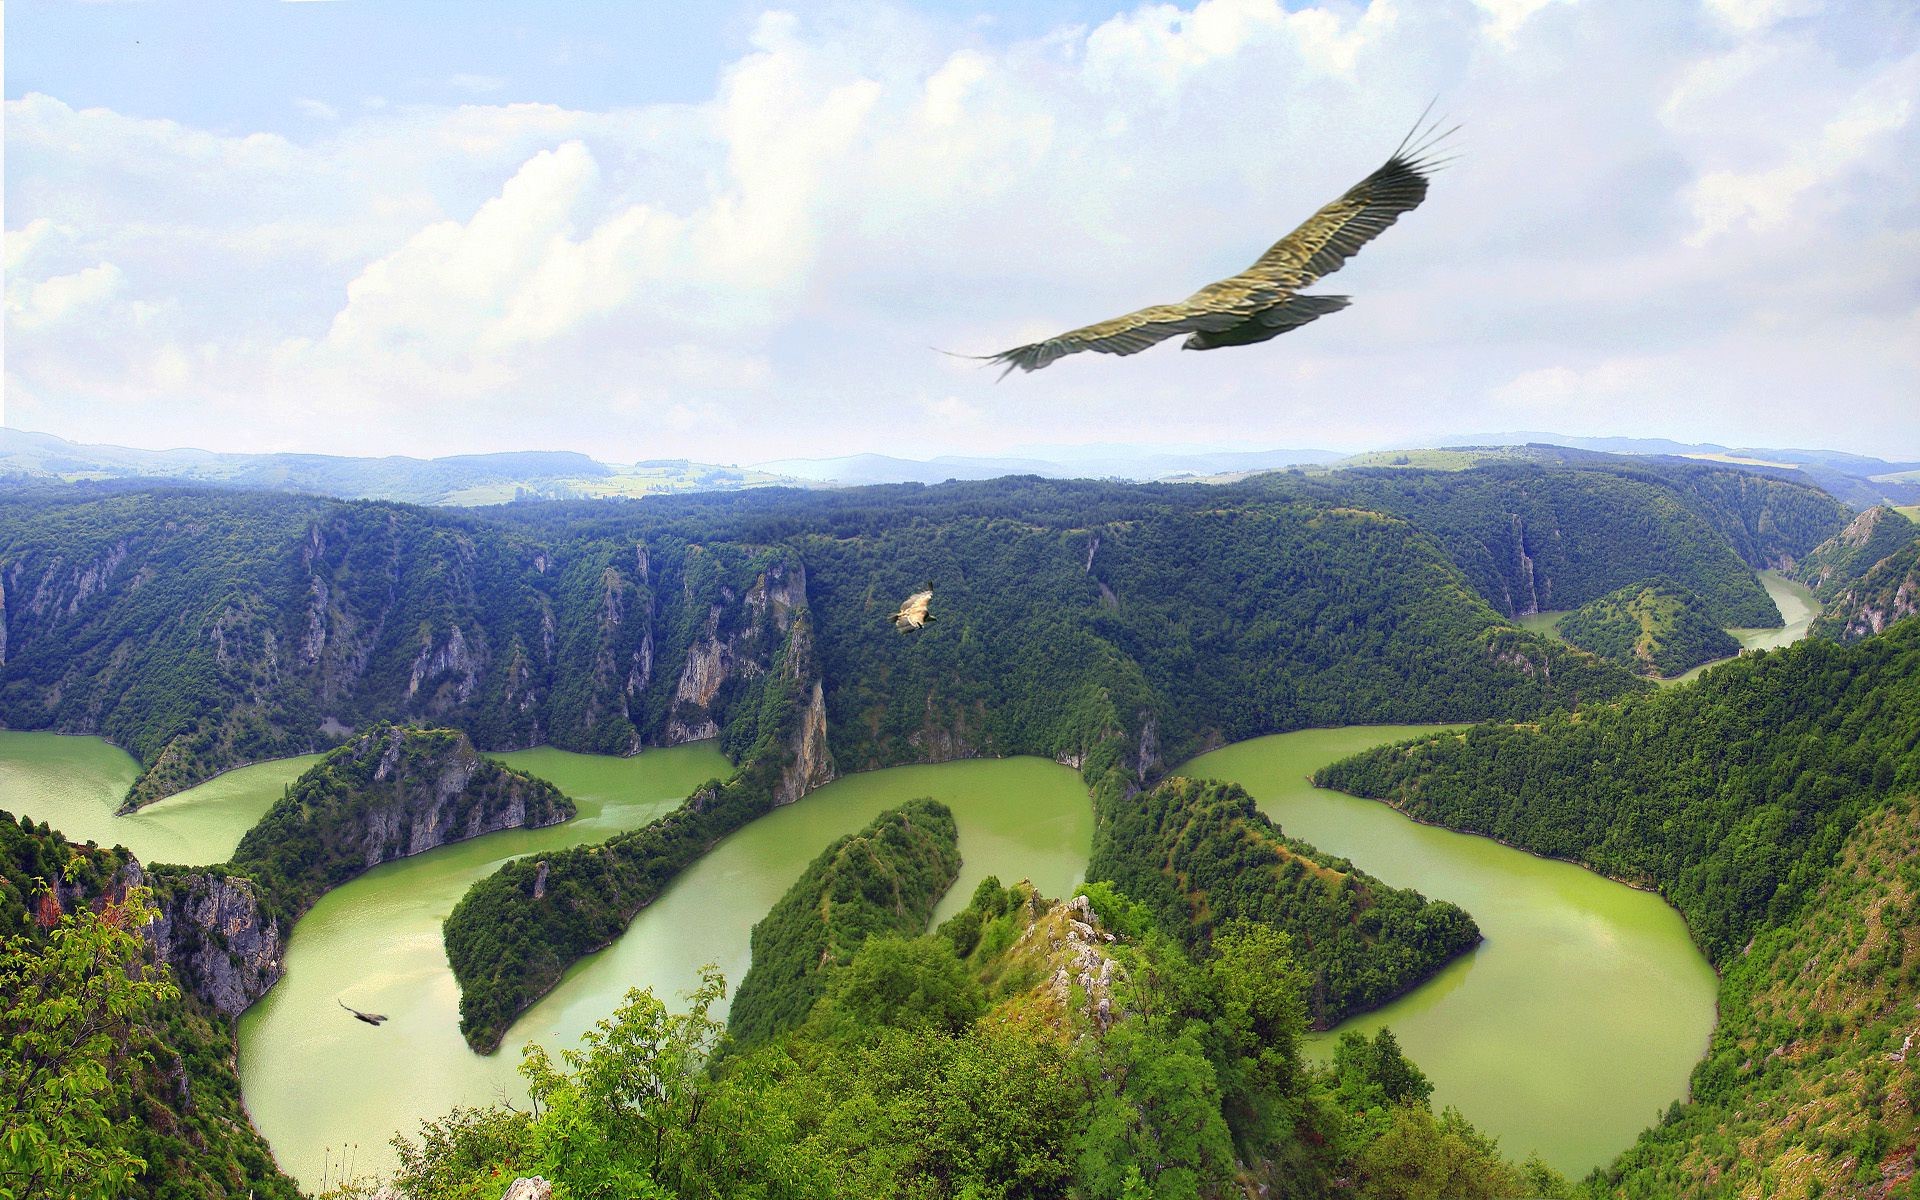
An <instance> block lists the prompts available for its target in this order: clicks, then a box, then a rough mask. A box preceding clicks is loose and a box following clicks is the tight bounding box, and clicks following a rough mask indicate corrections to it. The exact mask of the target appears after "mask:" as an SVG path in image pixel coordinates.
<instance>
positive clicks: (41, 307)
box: [7, 263, 125, 330]
mask: <svg viewBox="0 0 1920 1200" xmlns="http://www.w3.org/2000/svg"><path fill="white" fill-rule="evenodd" d="M124 281H125V280H124V277H123V276H122V275H121V273H120V268H119V267H116V266H114V265H113V264H112V263H99V264H97V265H95V266H91V267H87V268H85V269H84V270H80V271H75V272H73V273H72V274H69V275H55V276H53V277H52V278H49V279H42V280H40V281H39V282H37V283H22V284H21V285H20V286H19V287H18V288H16V287H14V286H13V285H12V283H11V281H9V286H8V288H7V321H8V323H9V324H10V325H12V326H13V327H15V328H17V329H22V330H34V329H41V328H44V327H46V326H49V325H57V324H59V323H60V322H62V321H66V320H68V319H70V318H72V317H75V316H78V315H80V314H82V313H84V312H85V311H86V310H88V309H90V308H95V307H97V306H99V305H101V304H104V303H105V302H106V301H107V300H108V299H109V298H110V297H112V296H113V294H114V293H115V292H118V291H119V290H120V285H121V284H122V283H123V282H124Z"/></svg>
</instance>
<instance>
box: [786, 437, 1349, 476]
mask: <svg viewBox="0 0 1920 1200" xmlns="http://www.w3.org/2000/svg"><path fill="white" fill-rule="evenodd" d="M1340 457H1342V456H1341V455H1339V454H1336V453H1334V452H1333V451H1331V450H1210V449H1206V448H1204V447H1193V448H1189V447H1179V448H1164V447H1155V446H1128V445H1097V446H1043V447H1033V448H1029V449H1027V450H1026V451H1025V453H1024V454H1022V455H1020V456H1018V457H1007V458H986V457H981V458H971V457H965V456H960V455H951V454H943V455H941V456H939V457H937V458H929V459H913V458H894V457H892V456H890V455H885V454H852V455H848V456H846V457H844V458H788V459H779V460H776V461H774V462H764V463H759V464H757V465H758V466H759V468H760V469H761V470H763V471H770V472H774V473H777V474H781V475H791V476H795V477H797V478H800V479H808V480H813V481H815V482H820V483H842V484H865V483H944V482H946V481H947V480H949V479H997V478H999V477H1000V476H1002V475H1040V476H1044V477H1047V478H1053V479H1082V478H1091V479H1129V480H1152V479H1174V478H1178V477H1180V476H1186V475H1191V476H1213V475H1227V474H1233V473H1236V472H1242V471H1271V470H1275V469H1277V468H1280V467H1292V466H1307V465H1313V464H1319V463H1328V462H1333V461H1335V460H1336V459H1339V458H1340Z"/></svg>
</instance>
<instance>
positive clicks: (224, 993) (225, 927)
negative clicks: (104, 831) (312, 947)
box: [0, 835, 286, 1017]
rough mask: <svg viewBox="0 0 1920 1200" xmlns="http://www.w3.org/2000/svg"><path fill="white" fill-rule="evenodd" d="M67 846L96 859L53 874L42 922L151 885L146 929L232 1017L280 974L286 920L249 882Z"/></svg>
mask: <svg viewBox="0 0 1920 1200" xmlns="http://www.w3.org/2000/svg"><path fill="white" fill-rule="evenodd" d="M54 836H56V837H57V836H58V835H54ZM65 852H66V853H68V854H80V855H83V856H84V857H85V858H86V859H90V860H92V861H90V862H89V863H88V866H89V867H90V868H91V869H87V870H84V871H83V874H82V876H81V878H80V879H69V878H67V877H66V876H65V875H64V874H62V873H60V872H53V873H51V877H50V878H48V880H47V888H46V890H45V891H43V892H41V893H40V894H39V896H38V897H37V898H36V899H35V900H34V903H33V917H34V920H35V922H36V923H37V924H38V925H39V926H40V927H41V928H43V929H50V928H52V927H53V926H54V925H55V924H57V923H58V922H59V920H60V918H61V917H62V916H64V915H65V914H67V913H70V912H75V911H78V910H79V909H83V908H88V909H92V910H94V911H95V912H100V911H103V910H104V909H106V908H107V907H109V906H111V905H117V904H122V903H124V902H125V901H126V899H127V893H128V892H129V891H131V890H132V889H134V888H147V889H149V890H150V891H151V893H152V898H153V907H154V909H155V915H154V919H153V921H152V922H150V923H149V924H148V925H147V926H146V927H145V928H144V929H142V930H141V931H140V932H141V934H142V935H143V936H144V937H145V938H146V940H147V944H148V945H150V946H152V947H153V952H154V956H155V957H156V958H157V959H158V960H159V961H161V962H164V963H166V964H168V965H169V966H171V967H172V968H173V971H174V975H175V977H176V978H177V979H178V980H179V982H180V986H181V988H182V990H184V991H185V992H187V993H188V994H189V995H193V996H197V997H199V998H200V999H201V1000H203V1001H205V1002H206V1003H207V1004H208V1005H209V1006H210V1007H212V1008H213V1009H214V1010H215V1011H217V1012H219V1013H221V1014H223V1015H225V1016H229V1017H233V1016H238V1015H239V1014H240V1013H241V1012H243V1011H245V1010H246V1007H247V1006H248V1005H249V1004H252V1003H253V1002H254V1001H255V1000H258V999H259V998H260V997H261V996H263V995H265V994H266V991H267V989H268V988H270V987H272V986H273V985H274V984H275V983H276V982H277V981H278V980H279V978H280V972H281V962H282V958H283V955H284V952H285V948H286V947H285V942H284V941H283V940H282V938H281V936H280V924H279V922H278V921H277V920H275V919H274V918H273V917H272V916H271V915H270V914H268V913H267V911H266V908H265V906H264V905H263V904H262V903H261V897H260V895H259V893H258V891H257V889H256V888H255V887H254V884H253V882H252V881H251V880H249V879H245V878H236V877H233V876H229V875H226V874H223V873H221V872H219V871H214V870H187V869H185V868H179V867H163V868H160V869H159V870H158V871H149V870H148V869H147V868H145V867H144V866H142V865H141V863H140V860H139V859H137V858H135V857H134V856H133V855H131V854H128V853H127V852H126V851H124V850H119V849H115V850H102V849H98V848H94V849H92V850H87V851H80V850H77V849H76V848H72V847H68V848H67V849H66V851H65ZM76 861H79V860H76ZM103 863H104V864H107V865H108V869H107V870H106V871H105V873H104V874H102V873H101V871H100V869H99V868H100V866H101V865H102V864H103ZM0 865H3V864H0Z"/></svg>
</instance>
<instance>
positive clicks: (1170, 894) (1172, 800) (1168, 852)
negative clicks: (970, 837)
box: [1087, 778, 1480, 1028]
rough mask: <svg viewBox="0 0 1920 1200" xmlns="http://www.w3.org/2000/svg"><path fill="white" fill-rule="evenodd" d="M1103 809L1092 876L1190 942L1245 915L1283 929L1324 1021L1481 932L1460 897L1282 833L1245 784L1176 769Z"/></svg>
mask: <svg viewBox="0 0 1920 1200" xmlns="http://www.w3.org/2000/svg"><path fill="white" fill-rule="evenodd" d="M1103 817H1104V819H1103V820H1102V821H1101V822H1100V824H1099V826H1098V830H1097V833H1096V835H1095V838H1094V843H1093V857H1092V860H1091V861H1090V862H1089V863H1088V864H1087V877H1088V878H1090V879H1106V880H1112V881H1113V882H1114V883H1115V884H1116V885H1117V886H1118V887H1119V888H1120V889H1121V890H1123V891H1124V892H1126V893H1127V894H1128V895H1130V896H1137V897H1139V898H1140V900H1141V901H1142V902H1144V903H1145V904H1147V905H1148V907H1150V908H1151V909H1152V910H1153V912H1154V915H1155V917H1156V918H1157V919H1158V920H1159V922H1160V927H1161V928H1162V929H1163V930H1164V931H1165V932H1166V933H1167V934H1168V935H1169V936H1171V937H1174V938H1176V939H1178V940H1180V941H1181V942H1183V943H1185V944H1186V945H1187V946H1188V947H1190V948H1202V949H1203V948H1204V947H1205V946H1206V944H1207V943H1208V942H1209V941H1210V940H1211V939H1212V937H1213V934H1214V931H1215V930H1216V929H1218V928H1220V927H1222V926H1226V925H1230V924H1232V923H1234V922H1238V921H1255V922H1258V923H1260V924H1262V925H1265V926H1268V927H1270V928H1273V929H1278V930H1281V931H1283V932H1285V933H1286V934H1287V935H1288V937H1290V938H1291V939H1292V942H1293V946H1294V955H1295V958H1296V959H1297V960H1298V962H1299V964H1300V967H1301V969H1302V971H1303V973H1304V974H1305V977H1306V981H1307V988H1306V1000H1307V1015H1308V1018H1309V1020H1311V1021H1312V1022H1313V1024H1314V1025H1315V1026H1317V1027H1319V1028H1327V1027H1329V1026H1332V1025H1334V1024H1337V1023H1338V1022H1340V1021H1341V1020H1343V1019H1345V1018H1346V1017H1348V1016H1351V1015H1352V1014H1354V1013H1357V1012H1364V1011H1366V1010H1367V1009H1370V1008H1378V1007H1379V1006H1380V1005H1381V1004H1384V1003H1385V1002H1386V1001H1388V1000H1390V999H1392V998H1393V997H1395V996H1397V995H1399V994H1400V993H1401V992H1404V991H1406V990H1408V989H1409V988H1411V987H1413V986H1415V985H1417V984H1419V983H1421V982H1422V981H1424V980H1425V979H1426V978H1427V977H1428V976H1430V975H1432V974H1433V973H1434V972H1435V971H1437V970H1439V969H1440V968H1441V967H1443V966H1445V965H1446V964H1447V963H1448V962H1450V961H1452V959H1453V958H1454V956H1456V955H1458V954H1461V953H1463V952H1464V951H1466V950H1470V949H1472V948H1473V946H1474V944H1475V943H1477V942H1478V941H1479V940H1480V929H1479V927H1478V926H1477V925H1475V924H1474V921H1473V918H1472V917H1470V916H1468V915H1467V914H1466V913H1465V912H1464V911H1463V910H1461V909H1460V908H1459V906H1457V905H1454V904H1449V903H1447V902H1446V901H1444V900H1440V901H1430V900H1428V899H1426V898H1425V897H1424V896H1422V895H1421V894H1420V893H1419V892H1416V891H1411V890H1409V889H1406V888H1395V887H1390V886H1388V885H1387V884H1385V883H1382V882H1381V881H1380V880H1378V879H1375V878H1374V877H1372V876H1371V875H1368V874H1366V873H1365V872H1364V871H1360V870H1358V869H1356V868H1355V867H1354V865H1353V864H1352V863H1350V862H1348V861H1347V860H1345V859H1335V858H1330V857H1328V856H1327V855H1324V854H1321V853H1319V852H1318V851H1316V850H1314V849H1313V847H1311V846H1309V845H1307V844H1306V843H1304V842H1299V841H1295V840H1293V839H1292V838H1288V837H1285V836H1283V835H1282V834H1281V832H1280V827H1279V826H1277V825H1275V824H1274V823H1273V822H1272V821H1271V820H1270V819H1268V817H1267V816H1266V814H1264V813H1262V812H1261V811H1260V810H1259V809H1258V808H1255V807H1254V803H1253V797H1251V796H1249V795H1248V794H1247V792H1246V790H1245V789H1244V788H1242V787H1240V786H1239V785H1238V784H1233V783H1220V782H1217V781H1210V780H1193V779H1183V778H1175V779H1169V780H1167V781H1165V782H1163V783H1161V784H1160V785H1159V786H1158V787H1155V788H1152V789H1150V790H1149V791H1146V792H1143V793H1141V794H1139V795H1137V796H1134V797H1132V798H1131V799H1130V800H1129V801H1128V802H1127V803H1124V804H1112V805H1108V806H1104V811H1103Z"/></svg>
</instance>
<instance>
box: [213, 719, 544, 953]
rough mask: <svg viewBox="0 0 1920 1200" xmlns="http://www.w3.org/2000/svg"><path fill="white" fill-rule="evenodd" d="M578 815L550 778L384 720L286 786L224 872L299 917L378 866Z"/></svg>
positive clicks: (441, 733)
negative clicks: (256, 886)
mask: <svg viewBox="0 0 1920 1200" xmlns="http://www.w3.org/2000/svg"><path fill="white" fill-rule="evenodd" d="M573 811H574V810H573V801H571V800H569V799H567V798H566V797H565V796H563V795H561V794H560V792H559V789H557V788H555V787H554V786H553V785H552V784H550V783H547V782H546V781H544V780H540V779H535V778H533V777H532V776H530V775H526V774H523V773H521V772H519V771H515V770H513V769H511V768H509V767H504V766H501V765H500V764H499V763H496V762H491V761H488V760H486V759H483V758H481V757H480V755H479V754H477V753H476V752H475V751H474V749H473V746H472V745H471V744H470V743H468V741H467V739H466V737H465V735H463V734H461V733H459V732H458V731H456V730H452V729H403V728H400V727H398V726H392V725H377V726H375V727H373V728H372V729H369V730H367V731H366V732H364V733H361V734H359V735H357V736H355V737H354V738H353V739H352V740H350V741H348V742H347V743H346V744H345V745H342V746H341V747H339V748H338V749H336V750H333V751H330V752H329V753H328V754H327V755H326V756H325V757H323V758H322V759H321V760H320V761H319V762H317V763H315V764H314V765H313V766H312V767H310V768H309V769H308V770H306V771H305V772H304V773H302V774H301V776H300V777H299V778H298V779H296V780H294V781H293V783H291V784H290V785H288V787H287V793H286V795H285V796H283V797H282V798H281V799H280V800H278V801H276V802H275V803H274V806H273V807H272V808H270V809H268V810H267V813H266V815H265V816H263V817H262V818H260V823H259V824H257V825H255V826H254V827H253V828H252V829H251V830H249V831H248V832H247V834H246V836H245V837H243V838H241V839H240V845H239V846H238V847H237V848H236V849H235V850H234V853H233V859H232V861H231V862H229V863H228V864H226V867H225V868H224V869H226V870H229V871H233V872H237V873H240V874H245V875H250V876H252V877H253V878H255V879H256V880H258V881H259V882H260V883H261V884H262V885H264V886H265V887H266V888H267V889H268V894H269V895H270V896H271V897H272V898H273V905H272V907H273V909H274V910H275V911H277V912H280V913H283V914H285V915H286V916H287V917H289V918H294V917H298V916H299V915H300V914H301V913H304V912H306V911H307V910H308V909H309V908H312V907H313V903H314V901H316V900H318V899H319V898H320V897H321V896H322V895H324V894H326V892H328V891H329V890H331V889H333V888H336V887H339V886H340V885H341V884H343V883H345V882H347V881H348V880H349V879H352V878H353V877H354V876H356V875H358V874H360V873H361V872H363V871H365V870H366V869H367V868H368V867H370V866H372V865H375V864H377V863H382V862H386V861H388V860H390V859H395V858H402V857H405V856H406V855H408V854H417V853H419V852H420V851H421V850H425V849H430V848H432V847H434V846H438V845H443V844H445V843H447V842H452V841H458V840H460V839H462V838H466V837H473V836H476V835H478V834H480V833H483V832H491V831H492V830H495V829H505V828H510V827H512V828H517V827H519V826H522V825H527V826H539V825H552V824H556V823H557V822H560V821H564V820H566V819H567V818H569V817H571V816H573Z"/></svg>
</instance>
